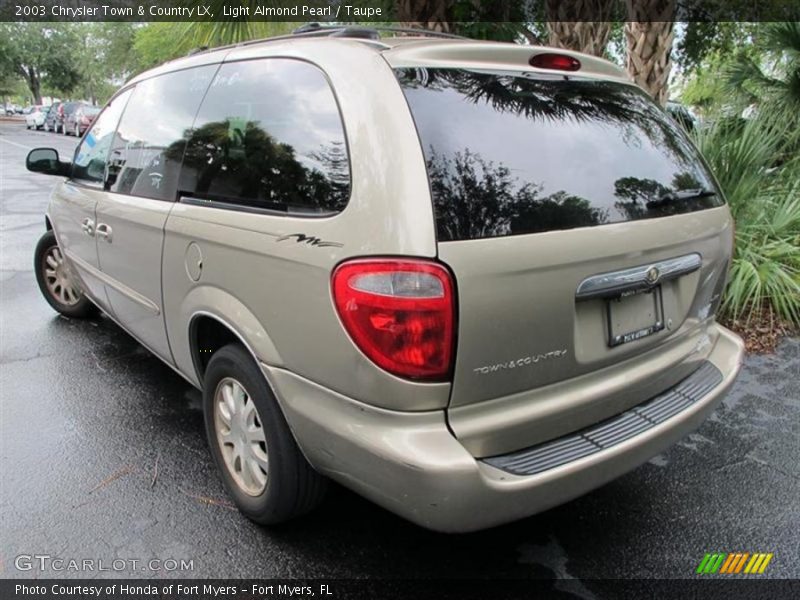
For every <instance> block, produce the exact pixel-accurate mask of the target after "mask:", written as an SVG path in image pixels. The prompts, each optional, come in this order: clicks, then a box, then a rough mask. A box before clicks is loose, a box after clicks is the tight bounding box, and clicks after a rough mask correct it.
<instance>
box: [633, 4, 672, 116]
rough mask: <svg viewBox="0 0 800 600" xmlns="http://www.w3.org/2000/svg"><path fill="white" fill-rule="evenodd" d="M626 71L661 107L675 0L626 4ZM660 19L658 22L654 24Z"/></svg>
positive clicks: (666, 88) (664, 98) (666, 95)
mask: <svg viewBox="0 0 800 600" xmlns="http://www.w3.org/2000/svg"><path fill="white" fill-rule="evenodd" d="M626 1H627V5H628V18H629V19H630V20H629V21H627V22H626V23H625V40H626V41H627V45H628V58H627V62H626V67H627V69H628V74H629V75H630V76H631V77H633V80H634V81H635V82H636V83H637V85H639V86H640V87H641V88H642V89H644V90H645V91H646V92H647V93H648V94H650V95H651V96H652V97H653V98H654V99H655V101H656V102H658V103H659V104H660V105H661V106H665V105H666V103H667V100H669V73H670V70H671V69H672V42H673V40H674V37H675V23H674V22H673V21H672V20H671V19H673V18H674V17H675V9H676V2H675V0H626ZM656 19H659V20H656Z"/></svg>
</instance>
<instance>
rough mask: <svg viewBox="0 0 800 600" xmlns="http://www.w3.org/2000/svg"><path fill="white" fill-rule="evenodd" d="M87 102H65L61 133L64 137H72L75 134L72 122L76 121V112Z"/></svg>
mask: <svg viewBox="0 0 800 600" xmlns="http://www.w3.org/2000/svg"><path fill="white" fill-rule="evenodd" d="M85 104H86V103H85V102H65V103H64V105H63V110H62V116H61V133H63V134H64V135H70V134H71V133H73V131H72V129H70V128H71V127H72V125H71V124H72V122H73V119H74V114H75V111H77V110H78V109H79V108H80V107H81V106H84V105H85Z"/></svg>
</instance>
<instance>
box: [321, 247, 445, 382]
mask: <svg viewBox="0 0 800 600" xmlns="http://www.w3.org/2000/svg"><path fill="white" fill-rule="evenodd" d="M332 288H333V300H334V304H335V305H336V310H337V312H338V313H339V318H340V319H341V320H342V324H343V325H344V328H345V330H346V331H347V333H348V334H349V335H350V337H351V338H352V340H353V342H355V344H356V346H358V348H359V349H360V350H361V351H362V352H363V353H364V354H365V355H366V356H367V357H368V358H369V359H370V360H371V361H373V362H374V363H375V364H377V365H378V366H379V367H381V368H383V369H385V370H387V371H389V372H390V373H392V374H394V375H398V376H400V377H405V378H409V379H424V380H427V381H442V380H444V379H447V378H448V377H449V375H450V371H451V363H452V359H453V341H454V331H455V309H454V303H455V302H454V300H455V298H454V293H453V284H452V281H451V278H450V273H449V272H448V271H447V270H446V269H445V268H444V267H442V266H441V265H439V264H436V263H434V262H430V261H422V260H399V259H398V260H393V259H383V260H354V261H350V262H347V263H344V264H342V265H340V266H339V267H337V268H336V270H335V271H334V272H333V278H332Z"/></svg>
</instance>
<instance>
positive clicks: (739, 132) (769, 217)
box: [697, 118, 800, 325]
mask: <svg viewBox="0 0 800 600" xmlns="http://www.w3.org/2000/svg"><path fill="white" fill-rule="evenodd" d="M781 140H782V132H781V131H780V130H778V129H776V125H775V123H774V121H772V120H770V119H767V118H756V119H752V120H739V119H736V120H731V119H719V120H718V121H716V122H715V123H714V124H713V125H712V126H710V127H709V128H707V129H705V130H701V131H700V132H699V133H698V134H697V141H698V145H699V146H700V149H701V150H702V152H703V154H704V156H705V157H706V160H708V162H709V163H710V165H711V167H712V169H713V171H714V173H715V174H716V176H717V178H718V180H719V182H720V185H721V186H722V189H723V190H724V192H725V194H726V196H727V199H728V203H729V206H730V209H731V212H732V214H733V217H734V220H735V222H736V241H735V247H734V254H733V263H732V266H731V273H730V281H729V283H728V286H727V289H726V291H725V296H724V299H723V304H722V310H723V312H724V313H725V314H726V315H727V316H729V317H731V318H732V319H749V318H750V317H751V316H752V315H753V313H754V311H758V310H762V309H765V308H769V309H772V310H773V311H774V312H775V313H776V314H778V315H779V316H780V317H782V318H784V319H786V320H787V321H789V322H791V323H794V324H795V325H798V324H800V158H796V159H795V160H793V161H791V162H788V163H785V164H784V165H783V166H782V167H780V168H776V167H774V166H773V165H774V164H775V162H776V156H777V155H778V153H779V152H780V146H781Z"/></svg>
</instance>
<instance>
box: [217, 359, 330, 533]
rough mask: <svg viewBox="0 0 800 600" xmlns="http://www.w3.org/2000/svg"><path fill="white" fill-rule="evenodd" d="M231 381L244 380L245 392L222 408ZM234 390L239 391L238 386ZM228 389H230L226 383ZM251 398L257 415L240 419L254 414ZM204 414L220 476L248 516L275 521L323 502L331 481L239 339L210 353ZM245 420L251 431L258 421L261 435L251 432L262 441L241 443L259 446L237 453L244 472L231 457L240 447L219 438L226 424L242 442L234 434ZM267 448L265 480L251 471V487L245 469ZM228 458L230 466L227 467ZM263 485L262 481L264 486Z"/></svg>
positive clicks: (232, 436)
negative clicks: (301, 443)
mask: <svg viewBox="0 0 800 600" xmlns="http://www.w3.org/2000/svg"><path fill="white" fill-rule="evenodd" d="M233 384H239V385H240V387H241V389H242V391H243V392H244V396H242V395H241V394H238V395H237V394H236V393H235V392H233V396H234V397H236V398H239V400H238V401H236V402H234V404H236V405H237V409H236V410H234V411H231V409H230V408H225V409H222V410H221V409H220V408H219V407H220V406H230V403H227V402H221V403H218V398H221V397H224V390H225V388H226V387H227V386H231V385H233ZM232 389H233V390H236V388H235V386H234V387H233V388H232ZM228 390H231V388H230V387H228ZM242 398H244V399H243V400H242ZM250 403H252V406H254V408H255V413H256V414H255V416H254V417H253V416H251V417H250V419H248V418H246V417H242V418H241V419H240V420H237V419H239V418H240V415H252V409H250V410H249V411H248V408H247V407H248V406H249V405H250ZM223 410H225V411H227V412H228V413H229V414H228V422H229V423H231V425H230V426H226V424H225V419H224V418H223V416H224V415H223ZM203 415H204V418H205V424H206V435H207V436H208V444H209V447H210V448H211V454H212V455H213V457H214V462H216V464H217V468H218V469H219V472H220V473H221V475H222V480H223V482H224V483H225V487H226V488H227V489H228V492H229V493H230V495H231V496H232V497H233V500H234V502H235V503H236V505H237V506H238V507H239V510H240V511H241V512H242V513H243V514H244V515H245V516H246V517H248V518H249V519H251V520H253V521H255V522H256V523H260V524H262V525H274V524H277V523H282V522H284V521H287V520H289V519H292V518H294V517H297V516H300V515H302V514H305V513H307V512H309V511H310V510H312V509H313V508H315V507H316V506H317V505H318V504H319V503H320V502H321V501H322V499H323V497H324V495H325V491H326V489H327V480H326V479H325V478H324V477H322V476H321V475H320V474H319V473H317V472H316V471H315V470H314V469H313V468H312V467H311V465H310V464H308V462H307V461H306V459H305V457H304V456H303V454H302V452H301V451H300V448H299V447H298V446H297V443H296V442H295V441H294V437H293V436H292V433H291V431H290V430H289V426H288V425H287V423H286V420H285V419H284V417H283V413H282V412H281V409H280V407H279V406H278V403H277V401H276V400H275V397H274V396H273V394H272V391H271V390H270V387H269V385H267V381H266V379H265V378H264V374H263V373H262V372H261V369H260V368H259V367H258V365H257V364H256V363H255V361H253V359H252V358H251V356H250V354H249V353H248V352H247V351H246V350H245V349H244V348H243V347H242V346H241V345H240V344H229V345H227V346H224V347H223V348H221V349H219V350H218V351H217V352H215V353H214V355H213V356H212V357H211V360H210V361H209V363H208V368H207V369H206V374H205V377H204V380H203ZM242 424H244V427H247V426H248V425H249V427H250V428H251V430H252V427H253V426H254V425H260V427H261V433H263V436H261V435H259V434H253V433H251V434H250V435H251V436H253V437H255V438H259V437H260V438H262V439H263V442H262V441H252V440H253V437H251V438H249V440H250V441H248V442H246V443H244V444H242V445H241V446H239V447H240V448H243V449H244V448H255V449H256V450H245V451H244V452H240V453H239V457H240V458H239V461H238V464H239V466H240V469H241V473H239V474H235V471H236V466H235V465H236V464H237V462H236V459H235V458H233V456H234V455H235V454H236V450H235V449H236V447H237V446H236V445H233V444H225V443H224V442H222V441H221V438H222V437H223V435H224V432H225V429H227V432H228V434H230V436H229V437H228V438H227V439H230V440H237V439H238V441H239V442H244V439H243V437H237V435H236V434H237V433H239V432H242V431H244V428H243V427H242ZM223 446H225V450H224V452H225V455H223ZM259 448H260V450H259ZM264 453H266V457H268V461H267V463H266V465H267V469H266V472H265V471H264V470H263V469H261V475H262V476H263V479H265V481H258V479H257V478H256V477H254V476H251V477H250V480H251V482H252V484H253V485H252V486H250V489H249V490H248V489H247V482H246V481H245V479H246V477H243V475H246V474H247V473H246V472H245V469H247V468H248V467H252V466H253V465H254V461H255V460H256V459H255V458H254V457H256V456H257V455H261V456H263V454H264ZM245 456H247V458H245ZM229 463H231V464H232V466H229ZM261 464H263V463H259V464H258V465H256V466H258V468H259V469H260V465H261ZM242 467H243V468H242ZM259 486H263V487H261V489H260V491H259V489H258V488H259Z"/></svg>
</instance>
